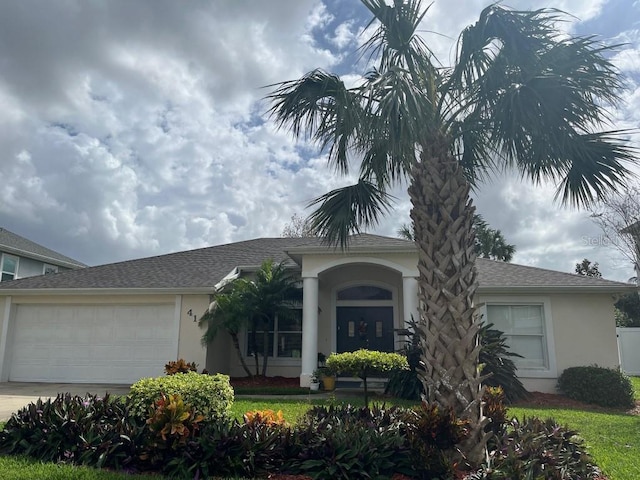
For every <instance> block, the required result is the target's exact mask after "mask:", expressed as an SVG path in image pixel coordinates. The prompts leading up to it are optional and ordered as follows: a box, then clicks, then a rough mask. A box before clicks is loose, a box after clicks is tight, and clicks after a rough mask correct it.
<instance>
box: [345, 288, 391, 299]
mask: <svg viewBox="0 0 640 480" xmlns="http://www.w3.org/2000/svg"><path fill="white" fill-rule="evenodd" d="M391 299H392V294H391V290H387V289H385V288H380V287H374V286H373V285H360V286H357V287H348V288H344V289H342V290H340V291H338V295H337V298H336V300H338V301H340V300H391Z"/></svg>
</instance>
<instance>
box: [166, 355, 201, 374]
mask: <svg viewBox="0 0 640 480" xmlns="http://www.w3.org/2000/svg"><path fill="white" fill-rule="evenodd" d="M197 371H198V365H196V362H191V363H187V362H186V361H185V360H184V359H183V358H179V359H178V360H176V361H170V362H167V364H166V365H165V366H164V372H165V373H166V374H167V375H175V374H176V373H187V372H197Z"/></svg>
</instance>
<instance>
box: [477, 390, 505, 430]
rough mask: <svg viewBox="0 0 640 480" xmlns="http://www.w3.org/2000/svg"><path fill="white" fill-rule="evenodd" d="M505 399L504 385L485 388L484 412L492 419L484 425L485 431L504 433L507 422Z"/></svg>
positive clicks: (483, 396) (483, 397) (483, 398)
mask: <svg viewBox="0 0 640 480" xmlns="http://www.w3.org/2000/svg"><path fill="white" fill-rule="evenodd" d="M505 401H506V398H505V395H504V390H503V389H502V387H487V388H485V390H484V394H483V395H482V403H483V407H482V413H484V415H485V417H487V418H489V420H490V421H489V423H488V424H487V425H485V427H484V431H485V432H493V433H494V434H496V435H499V434H502V433H504V429H505V425H506V423H507V407H506V406H505Z"/></svg>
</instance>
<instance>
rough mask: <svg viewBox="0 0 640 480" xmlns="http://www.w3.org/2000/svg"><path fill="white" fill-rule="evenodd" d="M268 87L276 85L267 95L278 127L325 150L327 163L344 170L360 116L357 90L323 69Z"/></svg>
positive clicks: (356, 132)
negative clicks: (284, 128)
mask: <svg viewBox="0 0 640 480" xmlns="http://www.w3.org/2000/svg"><path fill="white" fill-rule="evenodd" d="M270 86H271V87H274V86H275V87H276V88H275V90H274V92H273V93H272V94H271V95H268V96H267V99H269V100H270V101H271V102H272V106H271V108H270V109H269V111H268V113H269V115H270V116H271V117H272V118H274V119H275V121H276V123H277V124H278V126H279V127H288V128H289V129H290V130H291V132H292V133H293V134H294V136H295V137H303V136H306V137H307V138H310V139H311V140H313V141H314V142H317V143H318V145H319V146H320V148H321V149H322V150H325V149H328V152H329V163H330V165H332V166H333V167H334V168H336V169H337V170H339V171H340V172H342V173H347V172H348V170H349V159H348V153H349V150H350V148H351V147H352V142H353V139H354V138H357V137H358V131H359V128H360V123H361V117H362V108H361V106H360V100H361V99H360V97H359V94H358V93H357V89H356V90H349V89H347V88H346V87H345V85H344V83H343V82H342V80H340V78H339V77H338V76H336V75H332V74H329V73H326V72H324V71H322V70H313V71H312V72H309V73H307V74H306V75H305V76H303V77H302V78H301V79H299V80H294V81H287V82H282V83H279V84H276V85H270Z"/></svg>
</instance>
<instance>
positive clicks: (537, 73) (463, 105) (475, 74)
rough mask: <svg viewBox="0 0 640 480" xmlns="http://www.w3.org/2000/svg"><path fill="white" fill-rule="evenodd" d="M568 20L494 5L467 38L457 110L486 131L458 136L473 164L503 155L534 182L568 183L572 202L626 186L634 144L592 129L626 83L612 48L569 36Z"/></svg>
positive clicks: (564, 192)
mask: <svg viewBox="0 0 640 480" xmlns="http://www.w3.org/2000/svg"><path fill="white" fill-rule="evenodd" d="M561 19H562V13H561V12H559V11H558V10H549V9H541V10H535V11H532V12H524V11H513V10H506V9H504V8H501V7H498V6H495V5H493V6H490V7H488V8H486V9H485V10H484V11H483V12H482V14H481V16H480V20H479V21H478V22H477V23H476V24H475V25H473V26H472V27H469V28H468V29H466V30H465V31H464V32H463V34H462V35H461V37H460V41H459V46H458V63H457V65H456V67H455V68H454V70H453V71H452V73H451V77H450V78H449V81H448V83H447V85H446V93H447V96H448V97H449V100H448V102H449V104H448V107H449V112H453V114H454V115H455V116H461V117H466V118H465V120H464V122H465V123H466V121H467V119H473V120H474V122H475V123H477V124H478V125H481V126H482V129H483V132H482V133H481V134H480V135H478V134H473V133H472V134H469V133H466V135H460V138H458V139H457V145H462V146H463V147H464V149H463V154H462V156H461V158H462V159H463V160H465V162H466V163H471V164H473V163H475V162H476V161H478V159H480V160H481V158H482V157H481V156H482V155H486V154H488V153H491V152H494V156H495V158H499V159H502V160H503V161H504V162H505V165H506V166H508V167H515V168H516V169H518V170H519V171H520V172H521V173H522V174H523V175H526V176H529V177H530V178H531V179H532V180H533V181H534V182H540V181H541V180H542V179H543V178H547V179H552V180H561V181H562V184H561V187H560V193H559V195H558V198H560V199H561V200H562V201H563V202H567V203H571V204H574V205H581V204H586V205H588V204H589V203H590V202H592V201H593V200H594V199H595V198H600V197H601V196H602V195H603V194H605V193H606V191H609V190H611V189H613V188H614V187H615V186H616V185H621V184H623V182H624V176H625V175H627V174H628V173H629V172H628V170H627V169H626V168H625V167H624V164H625V163H627V162H631V161H633V153H634V151H633V149H632V148H630V147H628V146H627V145H625V143H624V141H623V136H624V135H623V134H621V133H620V132H606V133H591V132H593V131H594V129H596V128H599V127H601V126H602V124H604V123H605V122H607V120H608V114H607V110H606V105H607V104H611V103H613V102H615V101H617V99H618V96H617V95H618V89H619V87H620V86H621V84H620V80H619V77H618V75H617V73H616V70H615V68H614V66H613V65H612V64H611V63H610V62H609V60H607V58H606V56H605V55H606V53H607V52H608V51H610V50H611V47H608V46H604V45H601V44H599V43H597V42H596V41H595V40H594V39H593V38H592V37H559V36H558V34H557V31H556V30H555V28H554V23H555V22H557V21H559V20H561ZM454 106H455V107H454ZM454 121H455V120H453V121H452V122H451V125H453V124H454ZM451 130H452V131H454V129H453V128H451ZM471 131H472V132H473V130H471ZM466 132H469V130H466ZM478 146H479V147H478ZM467 148H471V151H470V154H468V153H467ZM465 155H466V158H465ZM581 156H584V158H581ZM581 168H584V169H585V171H584V172H581V171H580V169H581ZM570 189H575V190H574V191H570Z"/></svg>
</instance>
